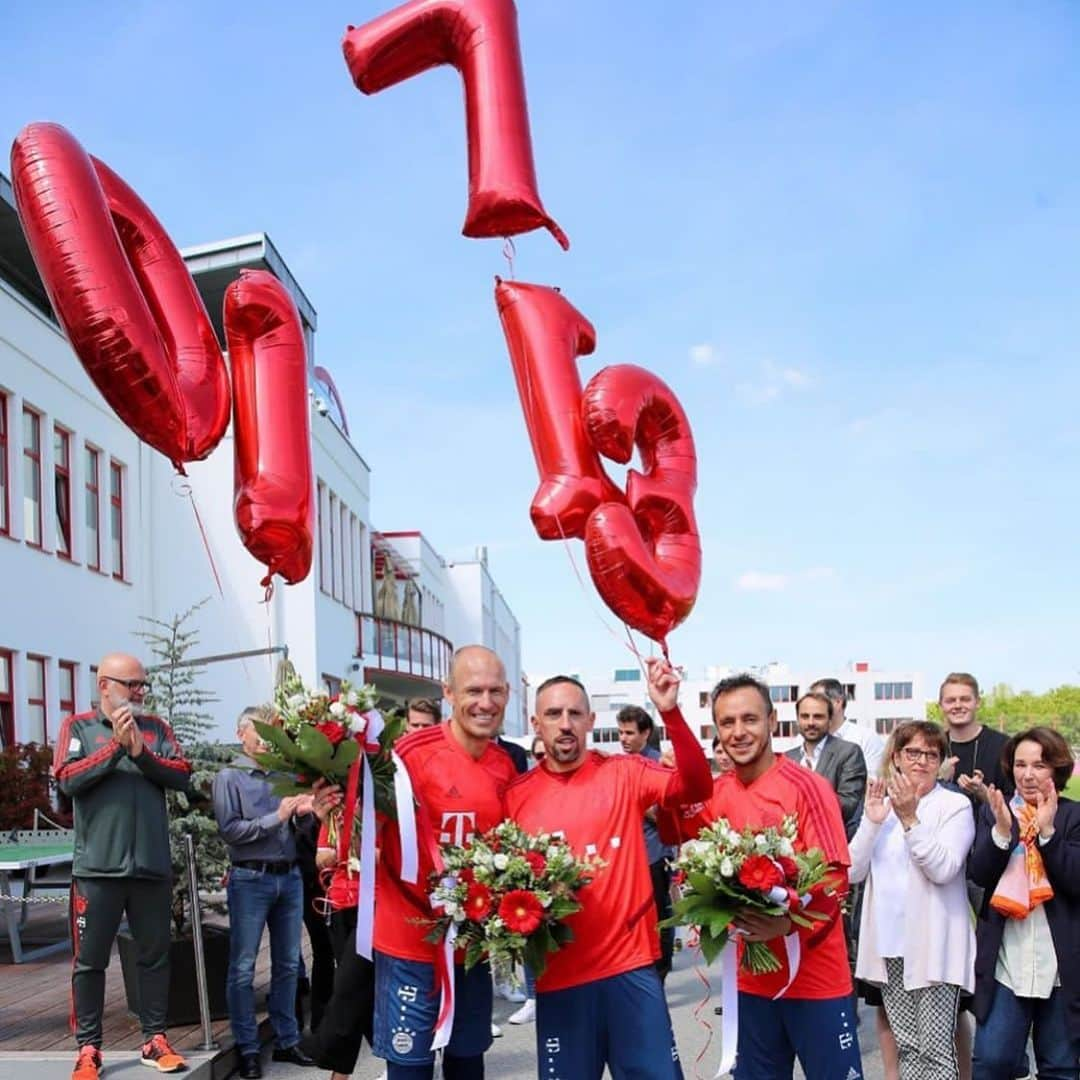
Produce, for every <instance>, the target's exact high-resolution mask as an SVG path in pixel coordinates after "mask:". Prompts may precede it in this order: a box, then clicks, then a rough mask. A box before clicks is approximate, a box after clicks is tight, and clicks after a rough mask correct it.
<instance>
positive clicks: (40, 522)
mask: <svg viewBox="0 0 1080 1080" xmlns="http://www.w3.org/2000/svg"><path fill="white" fill-rule="evenodd" d="M22 411H23V420H24V422H25V420H26V418H27V417H29V418H31V419H32V420H33V422H34V431H35V432H36V439H35V442H36V443H37V449H36V450H31V449H30V445H29V442H28V440H26V439H25V438H24V439H23V448H22V449H23V472H24V476H23V493H22V496H23V541H24V542H25V543H26V545H27V547H32V548H36V549H37V550H38V551H44V550H45V512H44V511H45V508H44V505H43V504H44V502H45V490H44V486H43V484H42V476H41V420H42V414H41V413H39V412H38V411H37V409H35V408H33V407H31V406H30V405H23V410H22ZM28 461H29V462H31V463H32V468H33V471H34V475H35V476H36V477H37V540H31V539H30V535H29V532H28V530H27V528H26V500H27V498H28V497H29V494H28V492H27V486H28V485H27V483H26V475H25V470H26V463H27V462H28Z"/></svg>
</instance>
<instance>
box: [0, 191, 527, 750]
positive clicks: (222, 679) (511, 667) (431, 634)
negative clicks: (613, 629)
mask: <svg viewBox="0 0 1080 1080" xmlns="http://www.w3.org/2000/svg"><path fill="white" fill-rule="evenodd" d="M184 255H185V259H186V260H187V262H188V265H189V268H190V269H191V271H192V274H193V277H194V279H195V281H196V284H197V285H198V287H199V289H200V292H201V293H202V295H203V299H204V301H205V302H206V305H207V309H208V311H209V312H210V315H211V319H212V321H213V322H214V324H215V328H216V330H217V331H218V334H219V338H221V337H222V332H221V298H222V296H223V294H224V290H225V287H226V286H227V285H228V283H229V282H230V281H232V280H233V279H234V278H235V277H237V276H238V275H239V273H240V270H241V269H244V268H256V269H264V270H269V271H270V272H271V273H274V274H275V276H277V277H278V279H279V280H281V281H282V282H283V283H284V284H285V285H286V287H287V288H288V289H289V290H290V292H291V293H292V295H293V297H294V299H295V300H296V303H297V307H298V309H299V311H300V313H301V317H302V320H303V323H304V329H305V335H306V338H307V342H308V352H309V373H310V385H311V387H312V393H311V394H310V395H309V397H310V423H311V445H312V458H313V464H314V472H315V484H316V494H317V503H318V518H317V521H318V527H317V533H318V535H317V537H316V543H315V554H314V561H313V567H312V572H311V574H310V575H309V577H308V578H307V579H306V580H305V581H303V582H301V583H300V584H299V585H294V586H286V585H284V584H283V583H282V582H280V580H279V581H278V582H277V583H276V586H275V588H274V590H273V594H272V596H271V597H270V598H269V600H267V599H266V598H265V596H264V592H263V589H262V588H261V587H260V585H259V581H260V579H261V577H262V575H263V573H264V572H265V571H264V568H263V567H262V566H261V565H260V564H258V563H257V562H256V561H255V560H254V559H253V558H252V556H251V555H249V554H248V552H247V551H246V550H245V549H244V547H243V546H242V544H241V542H240V539H239V537H238V535H237V532H236V528H235V525H234V523H233V511H232V505H233V450H232V435H231V431H230V432H229V433H227V434H226V437H225V438H224V439H223V440H222V443H221V444H220V445H219V446H218V447H217V448H216V449H215V450H214V451H213V453H212V454H211V455H210V457H209V458H208V459H207V460H206V461H203V462H194V463H192V464H191V465H189V466H187V472H188V478H187V480H181V479H180V478H178V477H177V476H176V475H175V473H174V471H173V469H172V467H171V466H170V464H169V463H168V462H167V461H166V460H165V459H164V458H163V457H162V456H161V455H159V454H158V453H157V452H156V451H154V450H152V449H150V448H149V447H147V446H146V445H144V444H142V443H141V442H140V441H139V440H138V439H137V438H136V436H135V435H134V434H132V433H131V432H130V431H129V430H128V429H127V427H126V426H125V425H124V424H123V423H121V421H120V420H118V419H117V418H116V416H115V415H114V414H113V412H112V410H111V409H110V408H109V406H108V405H107V404H106V403H105V401H104V400H103V399H102V397H101V395H100V394H99V393H98V391H97V389H96V387H95V386H94V385H93V383H92V382H91V381H90V379H89V378H88V376H87V375H86V373H85V372H84V370H83V368H82V365H81V364H80V363H79V361H78V359H77V358H76V357H75V355H74V353H73V352H72V350H71V348H70V347H69V345H68V343H67V340H66V338H65V337H64V336H63V334H62V333H61V331H60V330H59V328H58V326H57V324H56V322H55V320H54V319H53V317H52V312H51V308H50V306H49V303H48V299H47V297H46V295H45V293H44V290H43V288H42V285H41V282H40V279H39V278H38V275H37V272H36V269H35V268H34V265H33V262H32V259H31V258H30V255H29V251H28V249H27V248H26V245H25V241H24V239H23V236H22V231H21V228H20V226H19V222H18V217H17V215H16V213H15V209H14V200H13V198H12V193H11V188H10V185H9V184H8V182H7V181H6V179H5V178H4V177H2V176H0V580H2V581H3V582H4V589H3V597H2V600H0V743H2V745H4V746H6V745H10V744H11V743H12V742H31V741H33V742H39V743H42V742H45V743H51V742H52V741H53V740H54V739H55V737H56V734H57V732H58V730H59V727H60V723H61V722H62V720H63V717H64V716H65V715H67V714H69V713H71V712H76V711H81V710H85V709H87V708H88V707H90V705H91V703H92V701H93V700H94V696H95V689H96V686H95V684H96V669H95V667H94V665H96V664H97V662H98V660H99V658H100V657H101V656H102V655H103V654H104V653H106V652H109V651H114V650H120V651H128V652H134V653H136V654H137V655H140V656H143V657H145V658H147V659H148V660H149V653H148V648H147V644H146V642H145V641H144V640H142V639H141V638H140V637H139V632H140V631H145V630H148V629H150V628H151V627H150V625H149V624H148V623H147V622H145V621H144V620H146V619H156V620H164V621H166V622H167V621H169V620H170V619H172V618H173V616H174V615H175V614H177V613H181V612H184V611H186V610H188V609H189V608H191V607H192V606H193V605H196V604H199V603H200V602H204V603H203V604H202V606H201V607H200V608H199V610H198V611H197V612H196V613H195V614H194V615H193V616H192V620H191V624H190V625H191V628H192V629H195V630H197V631H198V633H199V638H200V640H199V643H198V646H197V648H196V650H195V655H197V656H200V657H214V658H217V657H229V659H221V660H217V659H215V660H214V661H213V662H211V663H210V664H209V665H208V666H207V668H206V673H205V677H204V678H202V679H200V682H199V685H200V687H201V688H203V689H205V690H208V691H210V692H212V693H214V694H216V696H217V698H218V702H217V704H216V705H215V706H214V707H213V712H214V718H215V728H214V730H213V731H212V732H211V733H210V737H217V738H222V739H225V740H231V739H232V738H233V731H234V723H235V718H236V716H237V715H238V714H239V712H240V710H241V709H242V708H243V707H244V706H246V705H249V704H253V703H257V702H260V701H266V700H268V699H269V697H270V696H271V694H272V690H273V685H274V678H275V672H276V668H277V664H278V662H279V661H280V660H281V659H282V658H283V656H285V655H286V654H287V656H288V659H289V660H290V661H291V662H292V664H293V665H294V667H295V668H296V670H297V671H298V673H299V674H300V675H301V676H302V677H303V678H304V679H305V681H306V682H308V683H309V684H310V685H315V684H318V683H320V682H322V683H324V684H325V685H327V686H328V687H330V688H331V689H333V688H335V687H336V685H337V683H338V682H339V681H340V680H341V679H343V678H348V679H351V680H352V681H354V682H356V681H361V680H368V681H372V682H374V683H375V685H376V686H377V687H378V689H379V690H380V692H381V694H382V698H383V700H384V702H385V703H386V704H400V703H402V702H404V701H405V700H406V699H408V698H411V697H419V696H437V695H439V694H440V693H441V684H442V682H443V680H444V679H445V677H446V674H447V671H448V665H449V660H450V656H451V653H452V650H453V649H454V648H455V647H457V646H460V645H464V644H471V643H481V644H485V645H488V646H490V647H492V648H494V649H496V651H498V652H499V654H500V656H501V657H502V659H503V660H504V662H505V663H506V666H507V670H508V672H510V673H512V675H511V684H512V688H519V687H520V685H521V640H520V629H519V627H518V624H517V621H516V619H514V617H513V614H512V612H511V611H510V609H509V607H508V606H507V605H506V603H505V601H504V600H503V598H502V596H501V594H499V592H498V590H497V589H496V588H495V587H494V583H493V582H492V581H491V578H490V574H489V573H488V571H487V567H486V565H485V566H484V567H483V571H484V572H483V574H480V575H475V574H471V573H465V572H462V573H459V572H458V570H457V568H454V567H450V566H448V565H447V564H446V562H445V561H444V560H443V559H441V557H440V556H439V555H438V554H437V553H436V552H435V550H434V549H433V548H432V547H431V545H430V544H429V543H428V541H427V540H426V539H424V538H423V537H422V536H420V534H419V533H412V534H380V533H379V532H378V531H376V530H375V529H373V527H372V520H373V512H372V477H371V470H370V469H369V467H368V465H367V464H366V462H365V461H364V459H363V457H362V456H361V454H360V452H359V450H358V449H357V448H356V447H355V446H354V444H353V442H352V440H351V439H350V437H349V435H348V425H347V420H346V416H345V408H344V404H343V402H342V401H341V399H340V397H339V396H338V394H337V391H336V388H335V387H334V384H333V380H332V378H331V377H330V375H329V373H328V372H327V371H326V370H325V369H323V368H321V367H318V366H316V365H315V364H314V344H315V332H316V327H317V320H316V315H315V310H314V308H313V307H312V305H311V304H310V302H309V301H308V299H307V297H306V296H305V295H304V294H303V291H302V290H301V289H300V287H299V285H298V284H297V283H296V281H295V280H294V279H293V277H292V275H291V274H290V273H289V271H288V267H287V266H286V265H285V263H284V260H283V259H282V258H281V256H280V255H279V253H278V252H277V251H276V249H275V248H274V246H273V244H272V243H271V242H270V240H269V239H268V238H267V237H266V236H265V235H262V234H259V235H256V236H249V237H243V238H241V239H239V240H233V241H226V242H223V243H219V244H210V245H203V246H200V247H198V248H192V249H189V250H188V251H186V252H185V253H184ZM411 537H415V538H416V542H415V544H414V543H413V541H412V540H411V539H410V538H411ZM477 539H478V540H482V539H483V538H482V537H480V538H477ZM399 545H400V547H399ZM414 548H415V549H416V550H415V552H414V550H413V549H414ZM414 555H415V557H414ZM493 597H496V598H497V602H496V601H494V600H493V599H492V598H493ZM488 612H490V613H491V617H490V618H488V617H487V614H488ZM461 635H464V636H461ZM236 654H250V655H246V656H241V657H237V656H236ZM514 705H515V708H516V711H515V712H514V713H513V715H511V713H510V711H508V721H510V722H512V723H513V724H514V725H515V727H516V726H519V725H520V716H521V713H522V707H521V696H520V691H518V696H517V698H516V700H515V703H514ZM508 726H509V724H508Z"/></svg>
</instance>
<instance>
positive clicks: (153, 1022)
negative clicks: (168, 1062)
mask: <svg viewBox="0 0 1080 1080" xmlns="http://www.w3.org/2000/svg"><path fill="white" fill-rule="evenodd" d="M171 900H172V882H171V881H168V880H160V879H155V878H106V877H80V878H75V879H74V880H73V881H72V883H71V940H72V942H73V944H74V949H75V962H74V965H73V968H72V972H71V998H72V1021H73V1026H74V1028H75V1040H76V1042H77V1043H78V1045H79V1046H85V1045H87V1044H88V1043H89V1044H90V1045H91V1046H97V1047H100V1046H101V1017H102V1012H103V1011H104V1008H105V969H106V968H107V967H108V966H109V955H110V954H111V953H112V947H113V942H114V941H115V940H116V931H117V930H118V929H119V928H120V919H121V918H122V917H123V915H124V914H125V912H126V914H127V921H128V927H129V928H130V930H131V936H132V937H133V938H134V939H135V949H136V955H137V970H138V985H139V1023H140V1024H141V1025H142V1033H143V1040H144V1041H149V1040H150V1039H151V1038H153V1037H154V1036H155V1035H157V1034H159V1033H162V1032H164V1031H165V1014H166V1012H167V1011H168V1008H169V938H170V926H169V922H170V918H171V914H172V905H171Z"/></svg>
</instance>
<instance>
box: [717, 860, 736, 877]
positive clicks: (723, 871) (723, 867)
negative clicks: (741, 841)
mask: <svg viewBox="0 0 1080 1080" xmlns="http://www.w3.org/2000/svg"><path fill="white" fill-rule="evenodd" d="M720 876H721V877H734V876H735V864H734V863H733V862H732V861H731V860H730V859H729V858H727V857H725V858H723V859H721V860H720Z"/></svg>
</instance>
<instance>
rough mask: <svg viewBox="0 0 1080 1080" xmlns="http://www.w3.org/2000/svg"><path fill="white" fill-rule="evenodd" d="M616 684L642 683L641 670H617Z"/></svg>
mask: <svg viewBox="0 0 1080 1080" xmlns="http://www.w3.org/2000/svg"><path fill="white" fill-rule="evenodd" d="M615 681H616V682H641V669H640V668H636V667H629V668H616V669H615Z"/></svg>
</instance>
